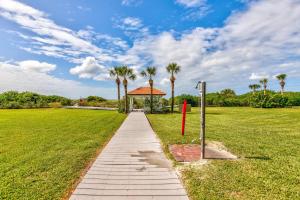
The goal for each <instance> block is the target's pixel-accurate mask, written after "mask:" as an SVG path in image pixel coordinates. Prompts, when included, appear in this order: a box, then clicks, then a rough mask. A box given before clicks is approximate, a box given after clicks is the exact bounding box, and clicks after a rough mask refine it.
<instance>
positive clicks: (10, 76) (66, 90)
mask: <svg viewBox="0 0 300 200" xmlns="http://www.w3.org/2000/svg"><path fill="white" fill-rule="evenodd" d="M0 70H1V73H0V79H1V82H2V83H1V85H0V91H1V92H4V91H9V90H16V91H33V92H37V93H41V94H46V95H53V94H55V95H61V96H66V97H70V98H79V97H80V96H89V95H95V94H97V95H100V96H105V97H107V98H113V97H114V96H113V94H112V92H111V89H110V88H101V87H97V88H96V87H89V86H85V85H83V84H82V83H80V82H78V81H73V80H68V79H62V78H57V77H54V76H52V75H49V74H47V73H40V72H38V71H31V70H24V69H23V68H22V67H20V65H19V64H18V62H17V63H12V62H4V61H2V62H0Z"/></svg>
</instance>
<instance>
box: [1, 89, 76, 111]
mask: <svg viewBox="0 0 300 200" xmlns="http://www.w3.org/2000/svg"><path fill="white" fill-rule="evenodd" d="M53 102H58V103H60V104H61V105H71V104H72V100H71V99H68V98H65V97H60V96H55V95H52V96H45V95H40V94H37V93H33V92H20V93H19V92H16V91H8V92H4V93H2V94H0V108H7V109H17V108H46V107H49V104H51V103H53Z"/></svg>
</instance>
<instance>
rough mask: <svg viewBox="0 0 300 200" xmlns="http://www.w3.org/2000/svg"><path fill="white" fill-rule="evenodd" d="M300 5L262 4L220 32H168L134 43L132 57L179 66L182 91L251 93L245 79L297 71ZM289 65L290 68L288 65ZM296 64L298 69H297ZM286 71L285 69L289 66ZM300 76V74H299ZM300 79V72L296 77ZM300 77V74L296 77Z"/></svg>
mask: <svg viewBox="0 0 300 200" xmlns="http://www.w3.org/2000/svg"><path fill="white" fill-rule="evenodd" d="M297 19H300V2H299V1H294V0H282V1H280V2H278V1H275V0H269V1H258V2H253V3H251V4H250V5H249V8H248V10H246V11H243V12H238V13H235V14H233V15H232V16H231V17H230V18H229V19H228V20H227V21H226V23H225V25H224V27H220V28H195V29H194V30H191V31H190V32H186V33H184V34H182V35H181V36H179V37H178V36H176V37H175V36H174V34H172V33H171V32H164V33H161V34H159V35H156V36H151V37H148V38H147V39H145V40H139V41H136V42H135V43H134V46H133V48H132V49H131V52H135V53H136V55H139V57H141V58H145V59H148V58H149V59H150V60H152V62H153V64H154V65H157V66H160V70H159V77H160V80H161V79H163V78H164V77H166V76H167V75H166V72H165V69H164V66H166V65H167V64H168V63H169V62H177V63H179V64H180V65H181V66H182V72H181V73H180V75H178V78H177V83H176V84H177V86H178V88H179V90H180V91H179V92H182V91H189V92H193V89H192V88H193V87H192V86H193V85H194V83H195V82H196V81H197V80H207V81H208V82H209V89H210V90H217V89H221V88H224V87H233V88H235V89H238V90H245V88H246V87H243V86H242V84H245V80H248V79H249V77H251V74H252V73H255V74H254V75H253V76H252V78H253V77H255V76H256V78H257V75H261V74H270V75H273V74H278V73H283V72H284V73H293V72H297V69H296V68H297V67H299V65H297V64H295V63H299V61H300V23H298V21H297ZM287 63H289V64H287ZM291 63H292V64H291ZM283 66H284V67H283ZM298 71H299V69H298ZM293 74H294V73H293ZM296 74H299V73H296Z"/></svg>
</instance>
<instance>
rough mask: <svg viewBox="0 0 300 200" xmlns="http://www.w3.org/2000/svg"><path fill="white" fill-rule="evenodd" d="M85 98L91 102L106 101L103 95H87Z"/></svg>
mask: <svg viewBox="0 0 300 200" xmlns="http://www.w3.org/2000/svg"><path fill="white" fill-rule="evenodd" d="M86 100H87V101H88V102H92V101H94V102H102V101H106V99H104V98H103V97H98V96H88V97H87V98H86Z"/></svg>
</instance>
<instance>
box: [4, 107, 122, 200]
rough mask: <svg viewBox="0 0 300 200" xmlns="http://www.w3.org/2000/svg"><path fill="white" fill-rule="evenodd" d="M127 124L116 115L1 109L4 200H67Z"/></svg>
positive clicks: (111, 112)
mask: <svg viewBox="0 0 300 200" xmlns="http://www.w3.org/2000/svg"><path fill="white" fill-rule="evenodd" d="M124 119H125V115H123V114H119V113H117V112H115V111H92V110H66V109H32V110H0V199H31V200H32V199H61V198H62V197H64V196H65V195H66V194H67V192H68V190H70V189H71V187H72V185H73V184H74V183H76V181H77V180H78V179H79V177H80V174H81V173H82V172H83V170H84V169H85V167H87V165H88V164H89V162H90V161H92V160H93V159H94V158H95V156H96V154H97V151H98V150H100V149H101V148H102V147H103V145H104V144H105V143H106V142H108V140H109V139H110V138H111V136H112V135H113V134H114V132H115V131H116V130H117V129H118V127H119V126H120V124H121V123H122V122H123V120H124Z"/></svg>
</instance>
